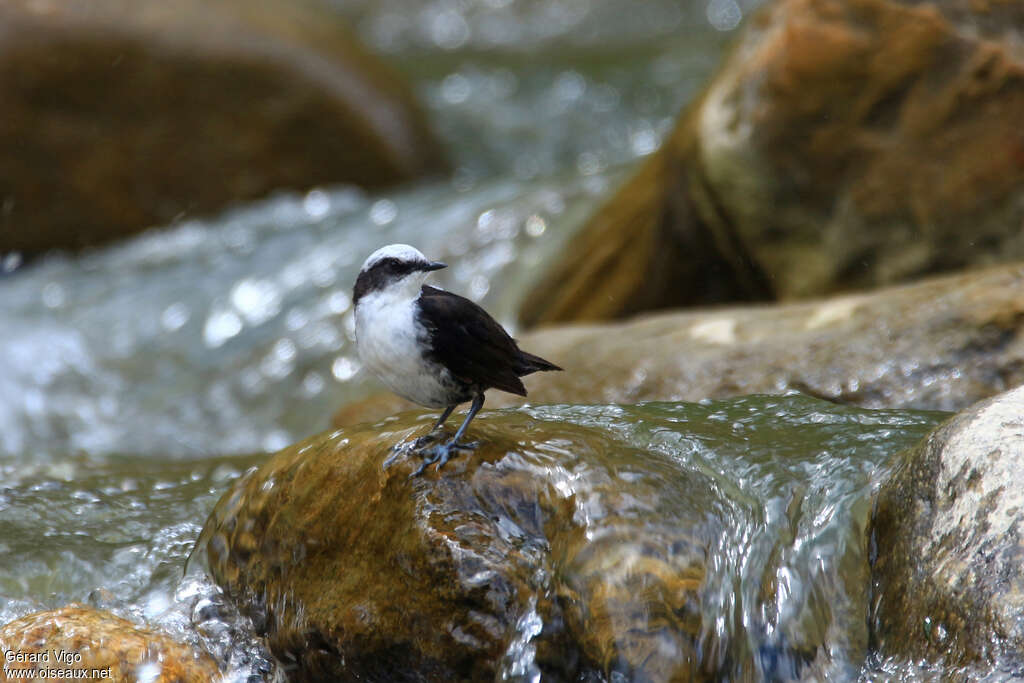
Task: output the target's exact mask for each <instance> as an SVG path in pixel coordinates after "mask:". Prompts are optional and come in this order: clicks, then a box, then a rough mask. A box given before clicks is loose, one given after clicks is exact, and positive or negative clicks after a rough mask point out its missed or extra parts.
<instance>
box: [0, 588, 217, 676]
mask: <svg viewBox="0 0 1024 683" xmlns="http://www.w3.org/2000/svg"><path fill="white" fill-rule="evenodd" d="M0 658H2V659H0V679H3V680H5V681H6V680H15V678H16V675H15V674H11V675H9V676H4V675H3V674H4V672H5V671H17V672H19V674H18V675H17V678H33V679H34V678H39V679H43V678H45V677H48V678H56V679H61V680H63V679H71V678H77V677H78V676H81V675H82V674H75V671H79V672H86V673H85V677H86V678H93V679H102V680H105V681H117V682H119V683H134V682H135V681H152V683H207V682H208V681H213V680H217V679H218V678H219V677H220V670H219V669H218V668H217V665H216V664H215V663H214V662H213V660H212V659H211V658H210V656H209V655H207V654H205V653H198V652H196V651H195V650H193V649H192V648H190V647H189V646H187V645H183V644H181V643H178V642H176V641H174V640H173V639H172V638H170V637H169V636H167V635H166V634H163V633H159V632H157V631H154V630H152V629H149V628H144V627H141V626H137V625H136V624H133V623H132V622H130V621H127V620H125V619H122V618H120V617H118V616H115V615H113V614H110V613H109V612H104V611H102V610H98V609H95V608H92V607H86V606H84V605H69V606H67V607H61V608H60V609H55V610H49V611H46V612H36V613H34V614H28V615H26V616H24V617H21V618H19V619H15V620H14V621H12V622H10V623H8V624H5V625H4V626H0ZM44 672H45V673H44ZM47 674H49V676H47Z"/></svg>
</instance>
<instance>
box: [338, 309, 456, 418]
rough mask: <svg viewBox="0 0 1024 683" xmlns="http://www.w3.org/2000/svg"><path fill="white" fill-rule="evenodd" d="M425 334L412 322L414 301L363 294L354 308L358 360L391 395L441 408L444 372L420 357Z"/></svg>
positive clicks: (444, 400) (444, 403)
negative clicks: (393, 393)
mask: <svg viewBox="0 0 1024 683" xmlns="http://www.w3.org/2000/svg"><path fill="white" fill-rule="evenodd" d="M426 336H427V335H426V330H424V329H423V327H422V325H420V324H419V323H418V322H417V321H416V299H415V298H409V297H407V296H401V295H400V294H396V293H392V292H389V291H388V290H383V291H378V292H373V293H371V294H367V295H365V296H364V297H362V298H361V299H360V300H359V303H358V304H357V305H356V349H357V350H358V352H359V358H360V360H361V361H362V362H363V365H365V366H366V367H367V368H368V369H369V370H370V371H371V372H373V374H375V375H376V376H377V377H378V378H379V379H380V380H381V381H382V382H383V383H384V384H386V385H387V386H388V388H389V389H391V391H393V392H395V393H396V394H398V395H399V396H401V397H403V398H406V399H409V400H410V401H413V402H415V403H419V404H420V405H424V406H428V407H431V408H443V407H446V406H447V405H448V402H447V399H448V395H449V392H448V391H447V390H446V389H445V386H444V385H443V384H442V383H441V379H442V375H443V373H444V372H445V371H444V370H443V369H442V368H439V367H438V366H436V365H434V364H432V363H430V362H429V361H427V360H426V359H425V358H424V357H423V353H422V346H421V345H422V344H423V343H424V342H425V341H426Z"/></svg>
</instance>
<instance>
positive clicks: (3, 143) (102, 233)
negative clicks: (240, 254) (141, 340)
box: [0, 0, 443, 254]
mask: <svg viewBox="0 0 1024 683" xmlns="http://www.w3.org/2000/svg"><path fill="white" fill-rule="evenodd" d="M0 101H3V103H4V104H3V106H4V115H3V116H2V117H0V187H2V188H3V190H2V191H0V253H3V252H5V251H24V252H28V253H30V254H31V253H37V252H41V251H44V250H47V249H51V248H55V247H57V248H75V247H82V246H85V245H90V244H96V243H99V242H103V241H107V240H110V239H114V238H117V237H121V236H124V235H128V234H131V233H133V232H137V231H139V230H142V229H144V228H147V227H149V226H152V225H162V224H166V223H169V222H171V221H174V220H176V219H179V218H180V217H181V216H184V215H189V214H197V213H202V212H209V211H212V210H215V209H218V208H221V207H223V206H225V205H226V204H228V203H229V202H232V201H238V200H245V199H251V198H256V197H260V196H263V195H265V194H266V193H268V192H269V191H271V190H274V189H278V188H294V189H300V190H301V189H304V188H308V187H311V186H313V185H316V184H322V183H332V182H350V183H355V184H358V185H362V186H364V187H370V188H376V187H381V186H385V185H391V184H395V183H399V182H403V181H408V180H410V179H412V178H416V177H419V176H421V175H422V174H424V173H429V172H432V171H437V170H438V169H440V168H442V167H443V163H442V162H441V161H440V155H439V152H438V147H437V145H436V144H435V142H434V139H433V137H432V136H431V135H430V133H429V131H428V130H427V125H426V123H425V119H424V116H423V115H422V113H421V111H420V110H419V108H418V107H417V106H416V103H415V102H414V101H413V98H412V95H411V92H410V91H409V89H408V87H407V86H406V85H405V84H404V83H403V82H402V81H401V80H400V79H398V78H397V77H396V76H395V75H394V74H392V73H391V72H390V71H389V70H388V69H387V68H385V67H384V66H383V64H382V63H381V62H380V61H379V60H377V59H375V58H373V57H372V56H370V55H368V54H367V53H366V52H364V51H363V50H362V49H361V48H360V47H359V46H358V45H357V43H356V41H355V40H354V39H353V37H352V36H351V35H350V34H349V33H348V32H347V31H346V30H345V29H344V28H343V27H342V26H340V25H339V20H338V18H337V16H336V14H334V13H333V12H332V10H331V9H330V6H329V4H327V3H321V2H318V1H317V0H308V1H306V2H298V3H288V2H272V1H271V0H231V1H228V2H216V3H207V2H201V1H200V0H182V1H180V2H174V3H162V2H155V1H152V0H149V1H147V2H142V3H139V2H132V1H130V0H74V1H73V2H49V1H45V0H44V1H43V2H37V1H36V0H14V1H12V2H5V3H2V4H0Z"/></svg>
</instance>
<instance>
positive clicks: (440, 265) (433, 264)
mask: <svg viewBox="0 0 1024 683" xmlns="http://www.w3.org/2000/svg"><path fill="white" fill-rule="evenodd" d="M447 267H448V264H447V263H441V262H440V261H431V262H430V263H428V264H427V265H425V266H423V270H426V271H431V270H441V269H442V268H447Z"/></svg>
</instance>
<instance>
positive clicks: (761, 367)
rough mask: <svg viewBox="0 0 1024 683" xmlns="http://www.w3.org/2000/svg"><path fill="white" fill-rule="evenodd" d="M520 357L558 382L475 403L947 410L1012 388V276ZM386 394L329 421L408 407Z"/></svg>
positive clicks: (564, 330) (605, 337) (1016, 368)
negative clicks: (720, 402) (778, 402)
mask: <svg viewBox="0 0 1024 683" xmlns="http://www.w3.org/2000/svg"><path fill="white" fill-rule="evenodd" d="M522 346H523V348H526V349H529V350H530V351H531V352H532V353H537V354H539V355H541V356H542V357H544V358H550V359H551V360H552V362H555V363H558V364H559V365H560V366H562V367H564V368H565V369H566V371H565V372H559V373H543V374H537V375H531V376H529V377H526V378H524V383H525V384H526V387H527V389H528V391H529V398H528V399H520V398H519V397H516V396H511V395H509V394H503V393H501V392H497V391H494V392H491V393H490V394H488V397H487V406H489V407H499V406H506V405H517V404H520V403H522V402H524V401H530V402H536V403H592V402H611V403H634V402H637V401H649V400H691V401H692V400H699V399H702V398H724V397H730V396H743V395H747V394H755V393H781V392H785V391H790V390H797V391H800V392H803V393H805V394H811V395H814V396H819V397H822V398H826V399H828V400H830V401H839V402H842V403H849V404H854V405H859V406H865V407H871V408H880V407H890V408H895V407H904V408H911V407H912V408H924V409H939V410H958V409H961V408H964V407H965V406H967V405H970V404H971V403H974V402H975V401H979V400H981V399H984V398H987V397H989V396H992V395H994V394H997V393H999V392H1001V391H1005V390H1006V389H1007V388H1008V387H1013V386H1016V385H1018V384H1021V383H1024V265H1014V266H1000V267H996V268H991V269H988V270H982V271H976V272H972V273H966V274H963V275H956V276H946V277H943V278H935V279H932V280H928V281H924V282H920V283H917V284H914V285H907V286H901V287H892V288H889V289H884V290H880V291H877V292H873V293H871V294H865V295H854V296H840V297H835V298H832V299H826V300H823V301H819V302H808V303H793V304H780V305H774V306H762V307H747V308H732V309H722V310H717V311H704V312H687V313H668V314H660V315H654V316H649V317H643V318H639V319H637V320H634V321H630V322H624V323H610V324H605V325H588V326H584V325H578V326H565V327H556V328H550V329H547V330H540V331H537V332H534V333H531V334H528V335H524V336H523V337H522ZM389 396H390V395H389V394H385V393H383V392H382V393H381V394H379V395H374V396H372V397H370V398H369V399H367V400H366V401H364V402H361V403H356V404H352V405H349V406H346V407H345V408H343V409H342V410H341V411H339V412H338V413H337V414H336V415H335V417H334V419H335V424H338V425H342V424H353V423H355V422H360V421H366V420H375V419H380V418H382V417H384V416H386V415H390V414H394V413H395V412H398V411H399V410H408V409H412V408H414V407H415V406H413V405H412V404H409V403H407V402H404V401H402V400H401V399H397V398H393V397H392V398H389Z"/></svg>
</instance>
